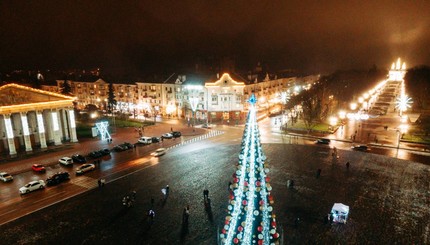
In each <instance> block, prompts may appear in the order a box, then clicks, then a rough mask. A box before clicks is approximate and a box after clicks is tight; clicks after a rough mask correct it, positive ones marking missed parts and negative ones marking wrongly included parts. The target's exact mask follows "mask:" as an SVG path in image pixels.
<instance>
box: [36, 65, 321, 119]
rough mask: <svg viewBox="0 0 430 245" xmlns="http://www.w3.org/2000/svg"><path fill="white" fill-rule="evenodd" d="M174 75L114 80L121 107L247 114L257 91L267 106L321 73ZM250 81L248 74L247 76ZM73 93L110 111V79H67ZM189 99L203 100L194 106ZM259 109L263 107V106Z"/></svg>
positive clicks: (185, 114) (199, 115) (142, 111)
mask: <svg viewBox="0 0 430 245" xmlns="http://www.w3.org/2000/svg"><path fill="white" fill-rule="evenodd" d="M174 75H175V74H172V75H171V76H170V77H169V78H167V79H166V80H165V81H163V82H131V81H130V82H127V81H125V82H119V81H116V82H113V83H112V85H113V92H114V94H115V100H116V101H117V108H116V110H117V111H122V112H128V113H131V114H135V115H137V116H139V115H144V116H145V117H151V116H154V115H163V116H169V117H178V118H189V119H191V118H193V117H194V119H196V120H200V121H201V120H203V121H207V122H216V121H231V120H237V119H240V118H241V119H244V117H243V115H244V111H248V103H245V102H244V101H247V100H248V99H249V98H250V95H251V94H252V93H254V94H255V95H256V96H257V97H258V98H259V102H261V101H265V102H264V106H265V108H267V107H271V106H273V105H275V104H279V103H284V102H281V101H280V100H281V97H282V96H281V95H282V94H283V93H284V94H285V93H289V94H294V93H298V92H300V90H302V89H308V88H309V87H310V86H311V85H312V84H313V83H315V82H316V81H318V79H319V75H312V76H306V77H289V78H276V77H269V76H268V75H266V77H262V78H261V80H258V78H254V80H253V81H247V80H246V79H243V78H242V77H240V76H239V75H236V74H228V73H224V74H223V75H222V76H221V77H220V76H219V75H217V76H216V77H215V76H213V77H203V76H201V77H200V76H194V77H193V76H188V77H187V76H185V75H177V76H174ZM248 80H249V79H248ZM67 82H68V83H69V84H70V87H71V93H72V94H73V95H74V96H76V98H77V100H76V103H77V107H78V108H79V109H83V108H85V106H86V105H88V104H93V105H96V106H97V107H98V108H99V109H101V110H106V108H107V99H108V93H109V83H108V82H106V81H104V80H103V79H100V78H98V79H94V80H93V81H73V80H67ZM63 83H64V80H57V81H56V85H42V89H43V90H46V91H52V92H59V91H60V88H61V87H62V84H63ZM190 98H192V99H197V98H198V99H199V100H198V103H197V105H196V110H195V111H193V110H192V107H191V104H190ZM258 109H262V108H261V105H259V106H258Z"/></svg>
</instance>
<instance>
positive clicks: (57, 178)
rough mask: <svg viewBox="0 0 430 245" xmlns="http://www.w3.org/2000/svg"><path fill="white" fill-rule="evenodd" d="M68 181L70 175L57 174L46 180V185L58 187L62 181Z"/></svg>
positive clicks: (65, 173)
mask: <svg viewBox="0 0 430 245" xmlns="http://www.w3.org/2000/svg"><path fill="white" fill-rule="evenodd" d="M68 179H70V175H69V173H67V172H58V173H56V174H54V175H52V176H50V177H48V178H47V179H46V184H47V185H58V184H60V183H61V182H63V181H66V180H68Z"/></svg>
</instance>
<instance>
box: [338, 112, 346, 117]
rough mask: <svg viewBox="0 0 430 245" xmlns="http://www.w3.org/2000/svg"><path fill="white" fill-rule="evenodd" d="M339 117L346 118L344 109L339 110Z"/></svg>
mask: <svg viewBox="0 0 430 245" xmlns="http://www.w3.org/2000/svg"><path fill="white" fill-rule="evenodd" d="M339 118H340V119H345V118H346V112H345V111H339Z"/></svg>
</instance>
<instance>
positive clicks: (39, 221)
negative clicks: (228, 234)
mask: <svg viewBox="0 0 430 245" xmlns="http://www.w3.org/2000/svg"><path fill="white" fill-rule="evenodd" d="M226 130H227V131H228V132H227V133H226V134H223V135H220V136H217V137H214V138H210V139H205V140H202V141H200V142H196V143H190V144H187V145H184V146H181V147H176V148H174V149H172V150H171V151H170V152H169V153H168V154H166V155H165V156H163V157H162V158H160V159H159V162H158V163H157V164H154V165H153V166H151V167H149V168H146V169H144V170H142V171H137V172H135V173H133V174H130V175H128V176H127V177H125V178H121V179H118V180H117V181H115V182H112V183H108V184H107V185H106V186H105V187H104V188H100V189H94V190H92V191H89V192H86V193H84V194H82V195H79V196H77V197H75V198H72V199H69V200H67V201H65V202H61V203H59V204H56V205H53V206H51V207H48V208H46V209H43V210H40V211H38V212H36V213H33V214H31V215H28V216H26V217H23V218H21V219H18V220H16V221H13V222H11V223H8V224H5V225H2V226H1V227H0V234H2V242H3V243H5V244H9V243H18V244H53V243H58V242H59V241H61V243H63V244H216V243H217V234H218V233H217V229H218V227H219V226H220V225H222V222H223V221H224V218H225V215H226V207H227V201H228V191H227V183H228V181H230V180H231V179H232V174H233V172H234V168H235V164H236V163H237V161H238V153H239V151H240V137H241V133H242V132H241V130H242V129H241V128H232V129H226ZM263 148H264V152H265V154H266V155H267V159H268V160H267V162H268V164H269V168H270V172H269V174H268V175H269V177H270V178H271V185H272V187H273V191H272V195H273V197H274V201H275V203H274V212H275V213H276V215H277V221H278V223H279V224H280V228H281V229H282V230H283V233H282V237H283V239H284V242H285V244H429V243H430V221H429V220H430V167H429V166H427V165H424V164H420V163H415V162H411V161H405V160H400V159H395V158H390V157H385V156H382V155H376V154H371V153H363V152H354V151H343V150H338V152H339V158H333V157H332V156H331V149H330V148H329V147H320V146H307V145H294V144H272V143H264V144H263ZM346 161H349V162H350V163H351V164H350V167H349V169H347V168H346V166H345V163H346ZM317 169H321V170H322V171H321V176H320V177H319V178H317V177H316V170H317ZM289 179H293V180H294V182H295V187H294V188H293V189H289V188H287V185H286V184H287V180H289ZM167 184H168V185H170V195H169V197H168V198H167V200H166V201H165V202H164V201H163V200H162V199H161V198H162V194H161V192H160V189H161V188H163V187H164V186H165V185H167ZM205 188H207V189H208V190H209V191H210V193H209V197H210V198H211V200H212V201H211V203H212V205H211V209H210V210H209V211H208V210H205V208H204V205H203V193H202V191H203V190H204V189H205ZM131 190H136V191H137V197H136V202H135V206H134V207H132V208H130V209H126V208H124V207H123V206H122V205H121V199H122V197H123V196H124V195H125V194H126V193H129V192H130V191H131ZM151 198H154V199H155V206H154V209H155V212H156V217H155V219H154V223H153V224H152V225H150V224H149V223H148V219H147V216H146V213H147V211H148V209H149V208H150V207H151V203H150V200H151ZM337 202H341V203H344V204H346V205H349V206H350V216H349V219H348V222H347V224H344V225H341V224H333V225H329V224H326V223H325V222H324V221H323V217H326V215H327V213H328V212H329V211H330V210H331V207H332V206H333V204H334V203H337ZM186 205H190V208H191V215H190V223H189V225H188V226H183V225H182V223H181V217H182V210H183V208H184V207H185V206H186ZM295 218H300V222H299V224H298V226H297V228H296V227H295V226H294V219H295Z"/></svg>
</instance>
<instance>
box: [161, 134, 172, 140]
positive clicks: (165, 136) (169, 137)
mask: <svg viewBox="0 0 430 245" xmlns="http://www.w3.org/2000/svg"><path fill="white" fill-rule="evenodd" d="M161 138H163V139H171V138H173V134H171V133H165V134H163V135H161Z"/></svg>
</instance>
